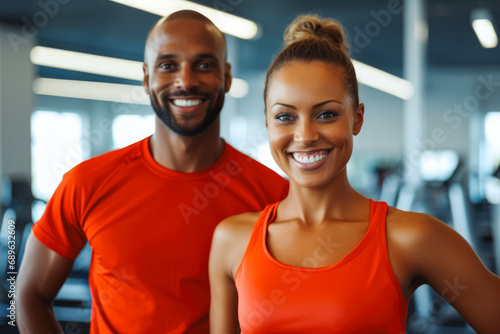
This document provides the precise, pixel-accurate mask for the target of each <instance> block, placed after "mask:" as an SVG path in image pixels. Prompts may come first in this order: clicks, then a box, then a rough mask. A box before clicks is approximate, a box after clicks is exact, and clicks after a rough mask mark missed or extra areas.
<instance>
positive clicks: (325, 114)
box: [318, 111, 338, 119]
mask: <svg viewBox="0 0 500 334" xmlns="http://www.w3.org/2000/svg"><path fill="white" fill-rule="evenodd" d="M336 116H338V114H337V113H336V112H333V111H324V112H322V113H321V114H319V115H318V118H323V119H324V118H333V117H336Z"/></svg>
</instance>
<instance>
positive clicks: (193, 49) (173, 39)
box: [146, 19, 225, 61]
mask: <svg viewBox="0 0 500 334" xmlns="http://www.w3.org/2000/svg"><path fill="white" fill-rule="evenodd" d="M166 53H168V54H174V55H177V56H179V57H184V56H189V55H193V54H200V53H208V54H212V55H214V56H215V57H216V58H218V59H223V57H224V53H225V45H224V40H223V37H222V36H221V35H220V32H218V31H217V30H216V29H215V27H213V26H211V25H209V24H207V23H205V22H201V21H198V20H190V19H177V20H172V21H167V22H164V23H163V24H162V25H160V26H157V27H156V28H155V30H154V31H153V32H152V34H151V36H150V38H149V39H148V42H147V45H146V55H147V57H148V60H149V61H154V59H156V57H158V56H159V55H161V54H166Z"/></svg>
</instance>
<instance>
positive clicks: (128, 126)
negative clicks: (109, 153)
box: [112, 115, 155, 149]
mask: <svg viewBox="0 0 500 334" xmlns="http://www.w3.org/2000/svg"><path fill="white" fill-rule="evenodd" d="M154 130H155V122H154V115H146V116H141V115H119V116H116V117H115V118H114V119H113V127H112V131H113V149H117V148H122V147H125V146H128V145H130V144H133V143H135V142H137V141H139V140H141V139H144V138H146V137H148V136H150V135H151V134H152V133H153V132H154Z"/></svg>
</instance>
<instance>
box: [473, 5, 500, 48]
mask: <svg viewBox="0 0 500 334" xmlns="http://www.w3.org/2000/svg"><path fill="white" fill-rule="evenodd" d="M471 20H472V28H474V32H475V33H476V35H477V38H478V39H479V43H481V45H482V46H483V48H486V49H490V48H495V47H497V45H498V37H497V34H496V32H495V27H494V26H493V23H492V19H491V13H490V11H489V10H488V9H486V8H478V9H474V10H473V11H472V13H471Z"/></svg>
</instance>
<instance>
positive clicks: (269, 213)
mask: <svg viewBox="0 0 500 334" xmlns="http://www.w3.org/2000/svg"><path fill="white" fill-rule="evenodd" d="M280 202H281V201H279V202H276V203H274V204H268V205H267V206H266V207H265V208H264V209H263V210H262V212H261V214H260V216H259V218H258V219H257V221H256V222H255V225H254V227H253V230H252V235H251V236H250V240H249V241H248V246H247V249H246V250H245V254H243V258H242V259H241V263H240V265H239V267H238V269H237V270H236V273H235V274H234V278H235V279H236V277H238V274H239V272H240V270H241V267H242V264H243V262H245V259H246V258H247V257H248V254H250V252H251V251H252V250H253V248H254V247H256V246H257V247H260V245H261V244H262V237H263V236H264V235H265V232H266V229H267V225H268V223H269V221H270V220H273V219H274V217H275V216H276V211H277V208H278V204H279V203H280Z"/></svg>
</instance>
